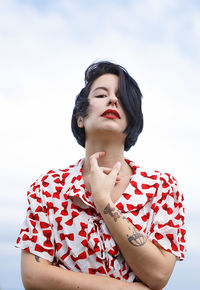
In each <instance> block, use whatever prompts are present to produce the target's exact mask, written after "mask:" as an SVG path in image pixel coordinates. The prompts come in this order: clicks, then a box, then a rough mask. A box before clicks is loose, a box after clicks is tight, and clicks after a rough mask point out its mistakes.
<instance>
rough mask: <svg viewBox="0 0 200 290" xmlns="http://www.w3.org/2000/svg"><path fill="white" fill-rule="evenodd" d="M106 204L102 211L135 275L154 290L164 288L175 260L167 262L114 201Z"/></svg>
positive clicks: (101, 208) (103, 204)
mask: <svg viewBox="0 0 200 290" xmlns="http://www.w3.org/2000/svg"><path fill="white" fill-rule="evenodd" d="M105 204H106V202H105V201H104V202H102V204H101V205H99V208H98V209H99V211H100V212H101V214H102V217H103V219H104V221H105V223H106V225H107V226H108V228H109V230H110V232H111V235H112V236H113V238H114V239H115V241H116V243H117V244H118V246H119V248H120V250H121V253H122V255H123V257H124V259H125V260H126V262H127V263H128V264H129V266H130V268H131V269H132V271H133V272H134V274H136V276H138V277H139V278H140V280H141V281H143V282H144V283H145V284H147V285H149V287H150V288H152V289H160V288H162V287H164V286H165V285H166V283H167V281H168V279H169V277H170V275H171V272H172V270H173V265H174V260H175V259H174V257H173V256H172V257H167V259H168V260H166V256H164V255H163V253H162V252H161V250H160V249H159V248H158V247H156V246H155V245H154V244H153V243H152V242H151V241H149V240H147V239H146V237H145V235H144V234H142V233H141V232H139V231H138V230H137V229H136V227H135V226H134V225H133V224H131V223H130V222H129V221H128V220H127V219H126V218H125V217H124V215H123V214H122V213H121V212H120V211H119V210H118V209H117V208H116V207H115V205H114V204H113V203H112V201H111V200H109V202H108V203H107V204H106V206H105ZM168 254H169V255H171V254H170V253H167V254H166V255H168ZM166 262H167V263H168V262H169V263H171V267H169V265H167V266H166Z"/></svg>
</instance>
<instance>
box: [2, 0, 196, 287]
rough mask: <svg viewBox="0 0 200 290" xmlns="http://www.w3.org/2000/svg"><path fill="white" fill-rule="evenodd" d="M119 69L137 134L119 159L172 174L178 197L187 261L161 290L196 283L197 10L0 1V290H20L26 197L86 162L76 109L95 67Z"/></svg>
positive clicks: (185, 5)
mask: <svg viewBox="0 0 200 290" xmlns="http://www.w3.org/2000/svg"><path fill="white" fill-rule="evenodd" d="M98 60H110V61H113V62H116V63H118V64H120V65H122V66H124V67H125V68H126V69H127V70H128V72H129V73H130V74H131V75H132V76H133V77H134V78H135V80H136V81H137V82H138V84H139V86H140V89H141V91H142V94H143V113H144V130H143V132H142V134H141V136H139V139H138V142H137V144H136V145H135V146H134V147H133V148H131V149H130V150H129V151H128V152H127V153H126V154H125V156H126V157H128V158H130V159H131V160H134V161H135V162H136V163H138V164H140V165H142V166H144V167H147V168H153V169H157V170H160V171H163V172H170V173H171V174H173V175H174V176H175V177H176V178H177V179H178V181H179V183H180V185H181V188H182V191H183V193H184V196H185V207H186V225H187V232H188V234H187V248H188V250H187V255H186V259H185V261H184V262H177V265H176V267H175V270H174V273H173V275H172V277H171V279H170V282H169V284H168V286H167V287H166V289H169V290H173V289H182V290H184V289H188V288H189V287H190V288H191V289H196V287H197V285H198V284H199V282H200V279H199V274H198V271H197V266H198V265H197V264H198V260H199V258H200V249H199V239H200V230H199V228H200V227H199V223H198V221H199V219H200V212H199V202H200V195H199V189H198V181H199V172H200V170H199V161H200V160H199V147H200V130H199V124H200V116H199V115H200V114H199V108H200V99H199V91H200V77H199V76H200V4H199V1H198V0H196V1H195V0H191V1H186V0H173V1H172V0H162V1H161V0H140V1H136V0H124V1H122V0H115V1H114V0H111V1H108V0H107V1H104V0H102V1H94V0H93V1H92V0H85V1H81V0H74V1H68V0H66V1H64V0H57V1H55V0H49V1H47V0H40V1H39V0H27V1H25V0H7V1H3V0H0V123H1V126H0V136H1V143H0V145H1V150H0V170H1V172H0V173H1V174H0V178H1V189H0V194H1V203H0V229H1V234H0V257H1V259H0V289H1V290H2V289H3V290H5V289H7V290H8V289H12V290H15V289H23V286H22V283H21V279H20V251H19V250H18V249H16V248H14V244H15V240H16V238H17V235H18V232H19V230H20V226H21V224H22V221H23V219H24V218H25V212H26V207H27V202H26V191H27V189H28V187H29V185H30V184H32V183H33V181H35V180H36V178H37V177H39V176H40V175H41V174H42V173H44V172H47V171H48V170H49V169H53V168H65V167H66V166H67V165H69V164H73V163H75V162H76V161H77V160H78V159H80V158H82V157H83V156H84V149H83V148H81V147H80V146H79V145H78V144H77V143H76V140H75V139H74V137H73V135H72V133H71V125H70V122H71V114H72V110H73V106H74V100H75V97H76V95H77V94H78V93H79V91H80V90H81V88H82V87H83V86H84V71H85V69H86V68H87V67H88V66H89V65H90V64H91V63H92V62H94V61H98Z"/></svg>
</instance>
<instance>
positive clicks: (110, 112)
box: [78, 74, 127, 137]
mask: <svg viewBox="0 0 200 290" xmlns="http://www.w3.org/2000/svg"><path fill="white" fill-rule="evenodd" d="M118 88H119V78H118V76H116V75H114V74H104V75H102V76H100V77H99V78H97V79H96V80H95V81H94V82H93V84H92V86H91V88H90V93H89V95H88V100H89V106H88V110H87V116H86V117H85V118H84V119H83V118H81V117H79V118H78V126H79V127H84V128H85V132H86V137H88V136H89V134H97V133H99V132H110V133H119V134H121V135H123V137H126V135H125V134H124V133H123V132H124V130H125V129H126V127H127V117H126V114H125V112H124V110H123V108H122V106H121V104H120V101H119V99H118Z"/></svg>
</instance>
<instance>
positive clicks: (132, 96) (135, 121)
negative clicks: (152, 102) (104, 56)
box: [71, 61, 143, 151]
mask: <svg viewBox="0 0 200 290" xmlns="http://www.w3.org/2000/svg"><path fill="white" fill-rule="evenodd" d="M103 74H114V75H117V76H118V77H119V91H118V92H119V100H120V103H121V105H122V107H123V109H124V111H125V113H126V116H127V120H128V125H127V127H126V129H125V131H124V133H126V134H127V136H126V139H125V144H124V150H125V151H128V150H129V149H130V148H131V146H134V145H135V143H136V141H137V139H138V136H139V134H140V133H141V132H142V129H143V114H142V108H141V101H142V94H141V91H140V88H139V86H138V84H137V82H136V81H135V80H134V79H133V78H132V77H131V76H130V75H129V74H128V72H127V70H126V69H125V68H123V67H122V66H120V65H118V64H115V63H112V62H109V61H100V62H96V63H93V64H91V65H90V66H89V67H88V68H87V69H86V71H85V87H84V88H83V89H82V90H81V91H80V93H79V94H78V95H77V97H76V100H75V106H74V109H73V113H72V120H71V128H72V133H73V135H74V137H75V138H76V140H77V142H78V143H79V144H80V145H81V146H82V147H85V129H84V128H79V127H78V125H77V117H78V116H80V117H82V118H84V117H86V116H87V108H88V106H89V101H88V95H89V92H90V88H91V86H92V84H93V82H94V81H95V80H96V79H97V78H98V77H100V76H102V75H103Z"/></svg>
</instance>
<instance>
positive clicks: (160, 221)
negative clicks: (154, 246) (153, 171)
mask: <svg viewBox="0 0 200 290" xmlns="http://www.w3.org/2000/svg"><path fill="white" fill-rule="evenodd" d="M160 180H161V186H160V188H159V190H158V195H157V200H156V201H155V202H154V203H153V204H152V206H151V209H152V210H153V211H154V219H153V223H152V226H151V228H150V232H149V236H148V238H149V239H150V240H151V241H152V242H153V243H159V244H160V245H161V246H162V247H163V248H164V249H165V250H167V251H169V252H171V253H173V254H174V255H175V256H176V257H177V258H178V259H179V260H183V259H184V256H185V233H186V230H185V222H184V213H185V210H184V206H183V200H184V198H183V194H182V193H181V191H180V188H179V186H178V183H177V181H176V179H175V178H174V177H173V176H171V175H170V174H161V177H160Z"/></svg>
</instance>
